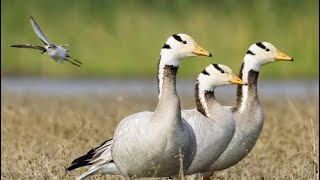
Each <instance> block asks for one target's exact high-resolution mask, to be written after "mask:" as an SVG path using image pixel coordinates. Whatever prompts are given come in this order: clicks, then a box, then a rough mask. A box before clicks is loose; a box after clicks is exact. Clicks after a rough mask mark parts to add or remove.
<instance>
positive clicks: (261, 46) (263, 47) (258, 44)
mask: <svg viewBox="0 0 320 180" xmlns="http://www.w3.org/2000/svg"><path fill="white" fill-rule="evenodd" d="M256 45H257V46H259V47H260V48H262V49H266V46H264V45H263V44H262V43H261V42H258V43H256Z"/></svg>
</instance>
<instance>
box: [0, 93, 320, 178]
mask: <svg viewBox="0 0 320 180" xmlns="http://www.w3.org/2000/svg"><path fill="white" fill-rule="evenodd" d="M1 96H2V102H1V179H74V178H75V177H76V176H77V175H80V173H82V172H84V170H85V169H86V168H83V169H81V170H76V171H72V172H71V173H65V167H66V166H68V165H69V164H70V162H71V161H72V160H73V159H74V158H76V157H78V156H79V155H82V154H83V153H85V152H87V151H88V150H89V149H90V148H92V147H95V146H97V145H99V144H100V143H101V142H102V141H104V140H105V139H107V138H111V137H112V134H113V132H114V127H115V126H116V125H117V123H118V122H119V121H120V120H121V119H122V118H123V117H125V116H126V115H129V114H131V113H134V112H138V111H142V110H152V109H153V108H154V107H155V105H156V99H155V98H130V97H120V96H119V97H104V98H101V97H81V98H75V97H74V98H64V99H62V98H52V97H39V96H31V95H26V96H18V95H14V94H11V95H10V94H4V93H2V95H1ZM315 99H317V98H303V99H300V100H294V99H280V100H277V101H270V100H267V99H266V100H265V99H263V100H262V104H263V108H264V112H265V125H264V128H263V131H262V133H261V136H260V138H259V140H258V142H257V144H256V146H255V147H254V149H253V150H252V152H251V153H250V154H249V155H248V157H247V158H245V159H244V160H243V161H241V162H240V163H239V164H237V165H236V166H234V167H232V168H230V169H227V170H225V171H221V172H218V173H216V174H215V175H214V177H213V178H215V179H317V176H318V170H319V169H318V163H319V161H318V157H319V153H318V150H319V149H318V142H319V123H318V120H319V115H318V113H319V111H318V108H319V101H318V100H315ZM135 100H137V102H139V103H137V104H135ZM183 103H184V104H185V106H184V107H192V106H193V102H192V100H191V99H190V100H185V101H183ZM114 178H116V177H110V178H107V179H114ZM92 179H105V177H101V176H95V177H94V178H92ZM118 179H120V178H118Z"/></svg>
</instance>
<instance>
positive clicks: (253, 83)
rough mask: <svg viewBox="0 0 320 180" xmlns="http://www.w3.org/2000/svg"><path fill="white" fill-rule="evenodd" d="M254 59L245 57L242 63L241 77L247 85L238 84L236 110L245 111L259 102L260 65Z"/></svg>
mask: <svg viewBox="0 0 320 180" xmlns="http://www.w3.org/2000/svg"><path fill="white" fill-rule="evenodd" d="M252 61H255V60H253V59H245V60H244V62H243V63H242V65H241V68H240V72H239V77H240V78H241V79H242V80H243V81H244V82H246V83H247V85H246V86H243V85H238V87H237V100H236V107H235V110H236V111H240V112H243V111H244V110H246V109H248V108H250V107H252V106H255V105H256V104H255V103H259V100H258V92H257V81H258V77H259V70H260V66H259V65H256V64H253V63H252Z"/></svg>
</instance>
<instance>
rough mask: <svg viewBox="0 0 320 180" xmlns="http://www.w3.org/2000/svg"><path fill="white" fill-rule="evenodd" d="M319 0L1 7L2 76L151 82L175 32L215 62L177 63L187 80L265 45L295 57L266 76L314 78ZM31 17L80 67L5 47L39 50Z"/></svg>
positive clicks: (10, 2)
mask: <svg viewBox="0 0 320 180" xmlns="http://www.w3.org/2000/svg"><path fill="white" fill-rule="evenodd" d="M318 6H319V1H318V0H305V1H299V0H281V1H278V0H265V1H263V2H261V1H254V0H243V1H241V2H239V1H233V0H226V1H210V0H201V1H195V0H176V1H169V0H163V1H146V0H135V1H132V0H131V1H130V0H124V1H112V0H111V1H102V2H101V1H98V0H91V1H78V0H70V1H63V0H55V1H50V2H47V1H41V0H29V1H28V2H21V1H19V0H3V1H1V27H2V28H1V65H2V66H1V67H2V68H1V73H2V75H7V76H9V75H12V76H14V75H17V76H18V75H20V76H47V77H54V78H56V77H104V76H108V77H123V78H128V77H140V78H151V77H152V78H153V77H154V74H155V71H156V65H157V60H158V57H159V50H160V48H161V47H162V44H163V43H164V42H165V40H166V39H167V38H168V37H169V36H170V35H172V34H173V33H178V32H183V33H187V34H190V35H191V36H192V37H194V39H195V40H196V41H197V42H198V43H199V44H200V45H201V46H203V47H204V48H205V49H207V50H208V51H210V52H212V53H213V58H197V59H196V60H192V61H189V62H188V63H183V64H182V66H183V68H182V69H181V71H180V72H179V75H181V76H183V77H186V78H188V77H189V78H190V77H194V76H195V75H196V74H198V72H200V71H201V70H202V69H203V68H204V67H205V66H206V65H207V64H208V63H209V62H216V63H222V64H225V65H227V66H230V67H231V68H232V69H239V67H240V64H241V61H242V58H243V56H244V54H245V52H246V51H247V48H248V47H249V45H251V44H253V43H255V42H259V41H269V42H272V43H273V44H274V45H276V46H277V47H278V48H279V49H280V50H282V51H283V52H285V53H287V54H288V55H290V56H292V57H294V59H295V62H294V64H288V63H277V64H274V65H272V66H273V67H271V66H269V67H266V68H265V69H264V70H263V72H262V74H265V75H264V76H263V77H266V78H286V79H297V78H298V79H304V78H316V77H318V75H319V69H318V66H319V50H318V49H319V27H318V26H319V8H318ZM30 16H33V17H34V18H35V19H36V21H37V22H38V23H39V25H40V27H41V28H42V30H43V32H44V34H45V35H46V36H47V37H48V38H49V39H50V40H51V41H52V42H54V43H57V44H65V43H67V44H69V45H70V48H71V55H72V56H74V57H76V58H77V59H79V60H81V61H82V62H83V63H84V67H82V68H81V69H79V68H77V67H73V66H71V65H68V64H64V65H61V64H58V63H55V62H54V61H53V60H52V59H50V58H49V57H48V56H47V55H40V52H36V51H35V50H30V49H28V50H23V49H15V48H10V47H9V46H10V45H11V44H19V43H32V44H38V45H40V44H42V42H41V41H40V40H39V39H38V37H37V36H36V34H35V33H34V32H33V29H32V27H31V24H30V20H29V17H30Z"/></svg>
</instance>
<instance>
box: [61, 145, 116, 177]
mask: <svg viewBox="0 0 320 180" xmlns="http://www.w3.org/2000/svg"><path fill="white" fill-rule="evenodd" d="M112 142H113V139H109V140H107V141H105V142H103V143H102V144H101V145H100V146H99V147H96V148H93V149H91V150H90V151H89V152H88V153H87V154H85V155H83V156H81V157H79V158H77V159H75V160H74V161H72V163H71V165H70V166H69V167H68V168H67V171H71V170H73V169H76V168H79V167H82V166H87V165H92V164H94V165H99V164H105V163H108V162H113V161H112V157H111V145H112Z"/></svg>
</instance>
